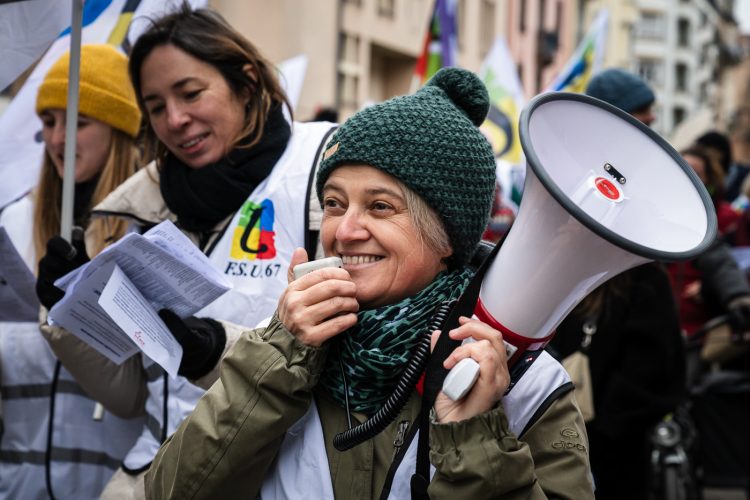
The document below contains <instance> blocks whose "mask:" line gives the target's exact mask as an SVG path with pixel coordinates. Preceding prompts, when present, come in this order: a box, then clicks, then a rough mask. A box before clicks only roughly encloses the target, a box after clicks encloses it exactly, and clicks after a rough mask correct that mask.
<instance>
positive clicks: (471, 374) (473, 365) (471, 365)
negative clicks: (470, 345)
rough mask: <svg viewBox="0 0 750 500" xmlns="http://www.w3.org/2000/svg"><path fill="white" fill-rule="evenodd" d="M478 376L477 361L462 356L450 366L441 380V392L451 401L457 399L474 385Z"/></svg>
mask: <svg viewBox="0 0 750 500" xmlns="http://www.w3.org/2000/svg"><path fill="white" fill-rule="evenodd" d="M477 377H479V363H477V362H476V361H474V360H473V359H471V358H464V359H462V360H461V361H459V362H458V363H456V366H454V367H453V368H451V371H450V372H448V375H447V376H446V377H445V380H444V381H443V392H444V393H445V395H446V396H448V397H449V398H451V399H452V400H453V401H458V400H459V399H461V398H462V397H464V396H465V395H466V393H467V392H469V391H470V390H471V388H472V387H473V386H474V382H476V381H477Z"/></svg>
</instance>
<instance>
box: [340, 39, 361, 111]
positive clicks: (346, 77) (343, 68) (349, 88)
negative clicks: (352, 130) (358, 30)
mask: <svg viewBox="0 0 750 500" xmlns="http://www.w3.org/2000/svg"><path fill="white" fill-rule="evenodd" d="M339 43H340V46H341V60H340V61H339V65H338V73H339V74H338V91H339V102H340V104H341V105H344V106H352V107H355V108H356V106H357V104H358V102H357V96H358V95H359V75H360V67H359V37H357V36H356V35H347V34H345V33H342V34H341V36H340V40H339Z"/></svg>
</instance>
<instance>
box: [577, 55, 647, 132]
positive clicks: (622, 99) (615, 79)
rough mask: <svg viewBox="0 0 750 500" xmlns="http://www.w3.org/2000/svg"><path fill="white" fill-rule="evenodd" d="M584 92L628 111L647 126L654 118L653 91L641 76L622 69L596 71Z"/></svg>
mask: <svg viewBox="0 0 750 500" xmlns="http://www.w3.org/2000/svg"><path fill="white" fill-rule="evenodd" d="M586 94H587V95H590V96H591V97H596V98H597V99H601V100H602V101H604V102H607V103H609V104H611V105H613V106H615V107H618V108H620V109H621V110H623V111H625V112H626V113H630V115H632V116H633V117H634V118H635V119H637V120H639V121H641V122H643V123H644V124H646V125H648V126H650V125H651V124H652V123H653V122H654V120H656V116H654V111H653V106H654V101H656V96H655V95H654V91H653V90H652V89H651V87H650V86H649V85H648V83H646V82H645V81H644V80H643V79H642V78H641V77H639V76H638V75H635V74H633V73H630V72H628V71H625V70H624V69H620V68H609V69H605V70H604V71H601V72H599V73H597V74H596V75H594V77H593V78H591V81H590V82H589V84H588V86H587V87H586Z"/></svg>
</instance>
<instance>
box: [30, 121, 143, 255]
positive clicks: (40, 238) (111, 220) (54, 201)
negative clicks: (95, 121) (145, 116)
mask: <svg viewBox="0 0 750 500" xmlns="http://www.w3.org/2000/svg"><path fill="white" fill-rule="evenodd" d="M139 161H140V155H139V153H138V148H137V147H136V143H135V140H134V139H133V138H132V137H130V136H129V135H127V134H126V133H124V132H122V131H120V130H118V129H115V128H113V129H112V140H111V142H110V146H109V155H108V157H107V161H106V162H105V164H104V167H103V168H102V170H101V174H100V175H99V180H98V182H97V184H96V188H95V189H94V194H93V195H92V196H91V202H90V204H89V207H88V209H89V210H90V209H91V208H92V207H94V206H96V204H97V203H99V202H100V201H102V200H103V199H104V198H105V197H106V196H107V195H108V194H109V193H111V192H112V191H114V189H115V188H116V187H117V186H119V185H120V184H122V183H123V182H124V181H125V179H127V178H128V177H130V176H131V175H133V174H134V173H135V171H136V169H137V165H138V164H139ZM61 203H62V179H61V178H60V176H59V175H58V174H57V170H55V166H54V164H53V163H52V159H51V158H50V157H49V154H48V153H47V152H46V151H45V153H44V161H43V162H42V171H41V174H40V177H39V184H38V185H37V187H36V189H35V190H34V219H33V228H34V235H33V236H34V250H35V251H36V255H37V258H40V257H41V256H43V255H44V254H45V253H46V245H47V241H48V240H49V239H50V238H52V237H53V236H55V235H58V234H60V219H61V210H62V208H61ZM127 226H128V223H127V222H126V221H125V220H123V219H120V218H117V217H97V218H95V219H92V220H91V221H90V222H89V223H88V228H87V233H88V234H92V235H93V238H92V239H90V241H93V242H94V248H88V251H89V252H90V253H91V254H90V257H93V256H94V255H97V254H98V253H99V252H101V251H102V250H103V249H104V247H106V246H107V245H108V244H109V243H111V242H113V241H117V240H118V239H119V238H121V237H122V236H123V235H124V234H125V231H126V230H127Z"/></svg>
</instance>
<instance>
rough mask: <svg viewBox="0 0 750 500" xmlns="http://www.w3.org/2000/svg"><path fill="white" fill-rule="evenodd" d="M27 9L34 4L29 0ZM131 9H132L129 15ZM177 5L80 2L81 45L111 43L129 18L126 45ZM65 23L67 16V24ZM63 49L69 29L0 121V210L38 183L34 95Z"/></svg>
mask: <svg viewBox="0 0 750 500" xmlns="http://www.w3.org/2000/svg"><path fill="white" fill-rule="evenodd" d="M55 1H56V2H59V3H63V4H65V5H66V8H67V9H68V10H69V11H70V12H72V4H71V2H70V1H65V2H61V1H60V0H55ZM29 3H37V2H36V0H35V1H34V2H29ZM189 3H190V4H191V5H192V6H193V7H205V6H206V4H207V3H208V2H207V0H191V1H190V2H189ZM134 5H137V7H136V8H135V11H133V6H134ZM179 5H180V3H179V2H164V1H160V0H140V1H137V0H86V2H84V6H83V26H82V31H81V43H82V44H86V43H111V40H110V37H111V36H112V35H113V30H115V29H123V22H125V23H128V22H129V21H130V19H131V18H132V20H133V24H136V23H137V22H139V21H140V23H139V24H137V26H134V27H133V28H132V29H131V30H130V31H129V32H128V40H129V41H130V43H131V44H132V43H133V42H134V41H135V38H136V37H137V36H138V35H140V34H141V33H142V32H143V30H144V29H145V28H147V27H148V24H147V22H145V21H144V19H145V17H149V18H158V17H159V16H160V15H162V14H164V13H166V12H169V11H170V10H173V9H175V8H176V7H178V6H179ZM69 19H70V14H68V24H70V21H69ZM126 27H127V26H125V28H126ZM118 43H119V42H118ZM69 48H70V29H66V30H65V31H63V32H62V33H61V34H60V35H59V36H58V37H57V39H56V40H55V41H54V42H53V43H52V45H51V46H50V48H49V49H48V50H47V52H46V53H45V54H44V56H43V57H42V59H41V60H40V61H39V64H37V66H36V67H35V68H34V71H33V72H32V73H31V75H30V76H29V78H28V79H27V81H26V83H25V84H24V86H23V87H22V88H21V90H20V91H19V92H18V94H16V96H15V97H14V99H13V101H11V103H10V104H9V105H8V107H7V108H5V111H4V112H3V114H2V115H1V116H0V179H3V182H2V183H0V210H2V207H4V206H6V205H7V204H9V203H11V202H12V201H14V200H16V199H18V198H20V197H22V196H23V195H25V194H26V193H27V192H28V191H29V190H31V189H32V188H33V187H34V186H35V185H36V183H37V181H38V177H39V170H40V167H41V165H42V158H43V155H44V146H43V143H42V139H41V130H42V122H41V120H39V117H37V115H36V112H35V110H34V108H35V104H36V94H37V89H38V88H39V85H40V83H41V82H42V80H43V79H44V75H46V74H47V71H48V70H49V68H50V66H52V64H54V63H55V61H57V59H59V58H60V56H62V55H63V53H65V52H66V51H67V50H69ZM3 62H4V61H3Z"/></svg>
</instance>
